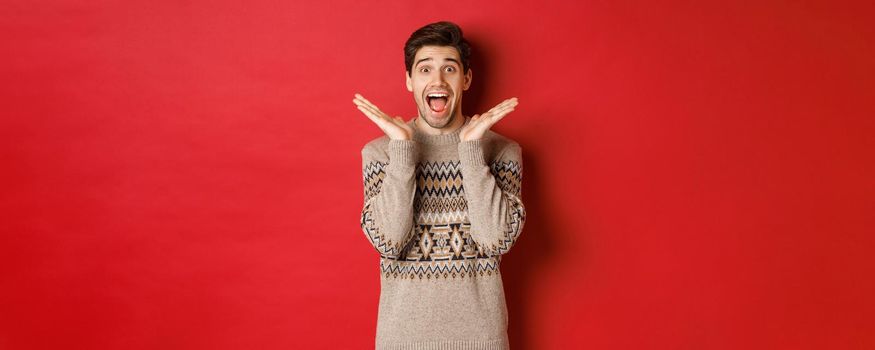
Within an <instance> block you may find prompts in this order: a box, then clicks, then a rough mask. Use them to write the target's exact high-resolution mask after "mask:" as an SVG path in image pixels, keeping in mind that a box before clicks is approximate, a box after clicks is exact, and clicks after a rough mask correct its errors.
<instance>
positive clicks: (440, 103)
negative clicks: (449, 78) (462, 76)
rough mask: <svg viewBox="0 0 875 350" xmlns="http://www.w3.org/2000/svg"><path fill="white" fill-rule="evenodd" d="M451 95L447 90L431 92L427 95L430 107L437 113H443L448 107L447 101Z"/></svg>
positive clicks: (426, 98)
mask: <svg viewBox="0 0 875 350" xmlns="http://www.w3.org/2000/svg"><path fill="white" fill-rule="evenodd" d="M449 97H450V95H449V94H448V93H446V92H431V93H429V94H428V95H426V96H425V100H426V101H427V102H428V108H431V110H432V111H434V112H435V113H441V112H443V111H444V110H446V109H447V101H449Z"/></svg>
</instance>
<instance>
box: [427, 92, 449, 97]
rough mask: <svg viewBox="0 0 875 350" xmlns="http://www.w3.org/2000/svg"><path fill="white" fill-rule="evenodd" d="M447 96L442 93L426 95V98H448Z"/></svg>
mask: <svg viewBox="0 0 875 350" xmlns="http://www.w3.org/2000/svg"><path fill="white" fill-rule="evenodd" d="M448 96H449V95H448V94H445V93H443V92H433V93H430V94H428V96H427V97H448Z"/></svg>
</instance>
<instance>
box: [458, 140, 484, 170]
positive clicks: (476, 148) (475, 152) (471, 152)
mask: <svg viewBox="0 0 875 350" xmlns="http://www.w3.org/2000/svg"><path fill="white" fill-rule="evenodd" d="M459 159H460V160H461V161H462V163H466V164H471V165H486V161H485V160H484V159H483V139H476V140H468V141H462V142H459Z"/></svg>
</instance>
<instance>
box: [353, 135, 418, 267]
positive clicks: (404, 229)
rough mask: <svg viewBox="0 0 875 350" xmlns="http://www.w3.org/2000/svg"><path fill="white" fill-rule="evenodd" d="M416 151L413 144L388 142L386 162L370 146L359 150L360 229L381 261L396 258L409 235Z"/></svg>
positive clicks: (383, 157) (381, 155) (383, 155)
mask: <svg viewBox="0 0 875 350" xmlns="http://www.w3.org/2000/svg"><path fill="white" fill-rule="evenodd" d="M417 150H418V145H417V143H416V141H413V140H389V145H388V160H386V159H385V152H384V151H382V150H379V149H377V147H376V146H374V145H373V144H369V145H366V146H365V147H364V148H363V149H362V176H363V181H364V208H362V212H361V227H362V230H363V231H364V233H365V236H366V237H367V238H368V241H370V243H371V245H373V246H374V248H375V249H376V250H377V252H379V253H380V256H382V257H384V258H389V259H397V258H398V256H399V254H400V253H401V251H402V249H403V248H404V245H405V244H406V242H407V240H408V239H410V237H411V236H412V234H411V232H412V231H413V200H414V196H415V195H416V178H415V177H416V155H417Z"/></svg>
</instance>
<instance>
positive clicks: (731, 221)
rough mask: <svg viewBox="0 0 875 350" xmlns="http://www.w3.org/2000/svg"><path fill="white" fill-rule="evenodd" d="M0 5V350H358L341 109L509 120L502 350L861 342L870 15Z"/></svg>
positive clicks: (351, 184)
mask: <svg viewBox="0 0 875 350" xmlns="http://www.w3.org/2000/svg"><path fill="white" fill-rule="evenodd" d="M744 3H746V4H723V2H716V1H715V2H712V3H711V4H707V5H706V4H701V3H700V2H694V1H678V2H672V3H669V2H663V3H660V4H658V5H657V4H656V3H654V2H647V1H642V2H614V1H598V2H594V1H588V2H583V3H576V4H575V3H572V2H570V1H569V2H565V3H552V4H550V3H542V4H538V5H536V4H535V2H534V1H531V2H518V3H516V4H510V3H506V2H494V3H490V2H477V3H476V4H472V3H470V2H457V3H451V2H427V3H413V2H404V1H398V2H386V3H377V4H375V3H369V2H359V1H343V2H294V1H292V2H289V1H246V2H240V3H235V2H218V1H185V2H169V1H165V2H155V1H140V2H121V1H85V2H83V1H66V2H39V3H34V2H30V1H18V0H16V1H4V2H3V4H2V5H0V10H2V11H0V26H2V28H0V29H2V33H3V34H2V47H3V51H4V52H5V53H4V54H3V55H2V58H0V60H2V68H0V74H2V76H0V78H2V81H3V84H2V85H0V99H2V110H0V113H2V124H0V161H2V167H3V169H2V173H0V180H2V184H3V190H2V194H0V205H2V207H0V209H2V213H3V219H2V220H0V230H2V241H0V276H2V277H0V348H3V349H41V348H46V349H47V348H68V349H281V348H286V349H304V348H307V349H335V348H338V349H339V348H343V349H366V348H369V347H372V346H373V336H374V332H375V326H376V312H377V298H378V293H379V274H378V266H377V263H378V255H377V253H376V251H374V250H373V248H372V247H371V246H370V245H369V244H368V242H367V241H366V239H365V236H364V234H363V233H362V231H361V229H360V227H359V222H358V220H359V215H360V210H361V207H362V204H363V192H362V186H363V184H362V180H361V158H360V157H361V154H360V149H361V147H362V146H363V145H364V144H365V143H366V142H367V141H369V140H371V139H373V138H375V137H378V136H380V135H381V133H380V130H379V129H378V128H377V127H376V126H374V125H373V124H372V123H371V122H370V121H369V120H368V119H367V118H366V117H365V116H364V115H362V114H361V113H360V112H359V111H358V110H357V109H356V108H355V106H354V105H353V104H352V102H351V100H352V98H353V94H354V93H356V92H360V93H362V94H363V95H364V96H365V97H367V98H369V99H370V100H371V101H374V102H375V103H376V104H377V105H378V106H380V107H381V108H382V109H383V110H385V111H387V112H389V113H391V114H393V115H403V116H405V118H408V119H409V118H410V117H412V116H414V115H415V113H416V112H415V111H416V110H415V108H414V103H413V97H412V95H411V94H410V93H409V92H407V90H406V89H405V88H404V79H403V76H402V74H404V66H403V56H402V46H403V43H404V41H405V40H406V39H407V37H408V36H409V35H410V33H411V32H412V31H413V30H415V29H416V28H418V27H420V26H422V25H424V24H427V23H430V22H433V21H437V20H442V19H449V20H452V21H454V22H456V23H458V24H460V25H461V26H462V28H463V29H464V31H465V33H466V35H467V36H468V37H469V38H470V40H471V42H472V44H473V45H474V50H475V55H476V57H475V59H474V63H473V64H474V66H473V71H474V88H473V90H472V91H470V92H469V93H466V94H465V110H464V111H465V113H466V114H468V115H471V114H474V113H481V112H483V111H485V110H487V109H488V108H490V107H491V106H492V105H494V104H496V103H498V102H499V101H501V100H503V99H504V98H507V97H511V96H517V97H518V98H519V101H520V105H519V106H518V107H517V109H516V111H514V112H513V113H511V114H510V115H508V117H506V118H505V119H504V120H502V121H501V122H500V123H499V124H498V125H496V126H495V130H496V131H498V132H500V133H502V134H504V135H506V136H508V137H511V138H512V139H514V140H516V141H518V142H519V143H520V144H521V145H522V148H523V154H524V164H525V172H524V177H523V184H524V186H523V200H524V202H525V203H526V205H527V210H528V211H527V213H528V221H527V223H526V226H525V229H524V230H523V235H522V237H521V238H520V241H519V242H518V245H517V246H515V248H514V250H512V251H511V252H510V253H509V254H508V255H507V257H506V259H505V260H504V263H503V265H502V270H503V274H504V278H505V287H506V292H507V296H508V303H509V305H508V307H509V312H510V322H511V324H510V333H511V342H512V344H511V345H512V347H513V348H514V349H584V348H587V349H633V348H635V349H740V348H743V349H755V348H756V349H760V348H761V349H776V348H784V349H864V348H867V349H871V348H875V335H873V332H875V329H873V328H875V327H873V319H875V317H873V315H875V302H873V298H872V295H873V294H875V282H873V274H875V264H873V260H872V258H871V257H870V254H872V251H873V250H875V242H873V238H872V234H873V231H875V230H873V229H875V219H873V215H872V212H873V209H875V205H873V204H875V203H873V202H875V182H873V178H875V165H873V163H875V162H873V158H875V157H873V149H875V141H873V140H875V137H873V131H875V125H873V124H875V123H873V120H872V116H873V115H875V102H873V101H875V68H873V62H875V57H873V56H875V55H873V53H875V50H873V46H872V45H873V39H875V31H873V25H872V18H873V17H875V16H873V14H875V11H873V6H872V5H871V2H860V3H859V4H855V3H837V2H827V1H822V2H807V1H805V2H798V1H797V2H790V1H765V2H757V1H751V2H744Z"/></svg>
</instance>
